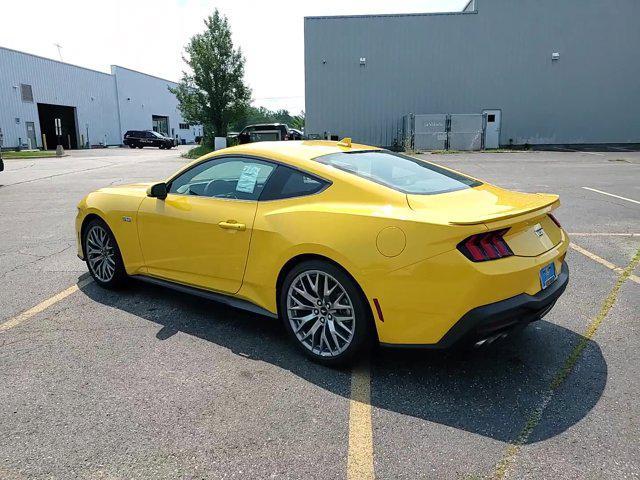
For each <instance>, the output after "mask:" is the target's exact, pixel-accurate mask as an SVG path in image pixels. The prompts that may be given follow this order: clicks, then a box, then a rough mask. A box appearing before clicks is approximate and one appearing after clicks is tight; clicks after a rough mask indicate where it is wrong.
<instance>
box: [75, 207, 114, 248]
mask: <svg viewBox="0 0 640 480" xmlns="http://www.w3.org/2000/svg"><path fill="white" fill-rule="evenodd" d="M96 219H98V220H101V221H103V222H104V223H105V224H107V221H106V220H105V219H104V218H103V217H101V216H100V215H98V214H97V213H95V212H90V213H88V214H87V215H85V217H84V218H83V219H82V225H81V226H80V246H81V247H82V255H83V256H84V258H87V252H86V251H85V249H84V235H85V233H86V232H87V227H88V226H89V223H91V221H92V220H96ZM107 226H108V224H107Z"/></svg>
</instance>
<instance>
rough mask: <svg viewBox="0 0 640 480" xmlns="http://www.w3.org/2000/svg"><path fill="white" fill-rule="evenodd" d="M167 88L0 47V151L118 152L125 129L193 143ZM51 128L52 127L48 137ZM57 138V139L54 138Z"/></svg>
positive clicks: (191, 129)
mask: <svg viewBox="0 0 640 480" xmlns="http://www.w3.org/2000/svg"><path fill="white" fill-rule="evenodd" d="M175 85H176V84H175V82H171V81H169V80H165V79H162V78H158V77H154V76H151V75H147V74H145V73H141V72H136V71H134V70H130V69H127V68H124V67H119V66H112V67H111V73H110V74H108V73H103V72H99V71H96V70H90V69H87V68H83V67H79V66H76V65H71V64H68V63H64V62H59V61H56V60H51V59H48V58H43V57H39V56H36V55H31V54H28V53H24V52H18V51H16V50H10V49H7V48H3V47H0V129H2V133H3V135H4V142H3V147H4V148H15V147H17V146H22V147H23V148H26V147H31V148H44V146H45V145H44V142H45V141H46V147H47V148H48V149H55V147H56V145H57V143H58V139H60V141H61V143H62V145H63V146H64V147H65V148H83V147H87V146H97V145H120V144H121V143H122V137H123V135H124V133H125V132H126V131H127V130H155V131H158V132H161V133H164V134H167V135H169V136H171V137H173V138H176V139H178V141H182V140H185V141H186V142H187V143H192V142H194V141H195V137H196V136H200V135H202V127H201V126H199V125H188V124H187V123H186V122H185V121H184V119H183V118H182V116H181V115H180V111H179V110H178V101H177V99H176V97H175V96H174V95H173V94H172V93H171V92H170V91H169V89H168V87H170V86H171V87H173V86H175ZM56 123H57V124H58V125H59V127H58V130H56ZM60 133H61V135H59V134H60Z"/></svg>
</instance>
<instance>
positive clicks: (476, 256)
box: [458, 228, 513, 262]
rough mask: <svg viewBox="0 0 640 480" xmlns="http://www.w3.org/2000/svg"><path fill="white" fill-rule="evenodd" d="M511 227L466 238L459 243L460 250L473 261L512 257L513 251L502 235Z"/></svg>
mask: <svg viewBox="0 0 640 480" xmlns="http://www.w3.org/2000/svg"><path fill="white" fill-rule="evenodd" d="M508 230H509V229H508V228H505V229H504V230H497V231H495V232H486V233H478V234H476V235H471V236H470V237H469V238H465V239H464V240H463V241H461V242H460V243H459V244H458V250H460V252H461V253H462V254H463V255H464V256H465V257H467V258H468V259H469V260H471V261H472V262H485V261H487V260H497V259H498V258H504V257H510V256H512V255H513V252H512V251H511V249H510V248H509V245H507V242H505V241H504V238H502V236H503V235H504V234H505V233H507V231H508Z"/></svg>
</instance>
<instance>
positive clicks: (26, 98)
mask: <svg viewBox="0 0 640 480" xmlns="http://www.w3.org/2000/svg"><path fill="white" fill-rule="evenodd" d="M20 92H22V101H23V102H33V90H32V89H31V85H26V84H24V83H22V84H20Z"/></svg>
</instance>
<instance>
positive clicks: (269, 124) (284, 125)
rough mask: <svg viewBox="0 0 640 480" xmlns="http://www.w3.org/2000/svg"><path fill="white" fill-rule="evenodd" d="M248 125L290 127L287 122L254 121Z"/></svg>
mask: <svg viewBox="0 0 640 480" xmlns="http://www.w3.org/2000/svg"><path fill="white" fill-rule="evenodd" d="M247 127H287V128H289V127H288V125H287V124H286V123H252V124H250V125H247ZM247 127H245V128H247Z"/></svg>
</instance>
